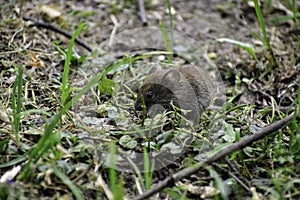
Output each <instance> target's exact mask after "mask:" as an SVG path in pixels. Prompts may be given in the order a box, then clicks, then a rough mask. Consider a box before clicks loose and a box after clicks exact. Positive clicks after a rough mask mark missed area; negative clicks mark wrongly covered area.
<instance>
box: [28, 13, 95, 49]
mask: <svg viewBox="0 0 300 200" xmlns="http://www.w3.org/2000/svg"><path fill="white" fill-rule="evenodd" d="M23 20H24V21H32V22H33V24H31V25H30V26H36V27H42V28H45V29H49V30H52V31H54V32H56V33H59V34H61V35H63V36H65V37H66V38H69V39H71V38H72V35H71V34H69V33H67V32H66V31H64V30H62V29H60V28H58V27H55V26H53V25H51V24H47V23H42V22H39V21H37V20H35V19H32V18H30V17H26V16H23ZM75 42H76V43H77V44H79V45H80V46H82V47H83V48H85V49H86V50H88V51H89V52H92V50H93V49H92V47H90V46H89V45H87V44H86V43H85V42H84V41H82V40H80V39H78V38H76V39H75Z"/></svg>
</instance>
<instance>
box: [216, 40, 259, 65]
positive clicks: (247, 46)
mask: <svg viewBox="0 0 300 200" xmlns="http://www.w3.org/2000/svg"><path fill="white" fill-rule="evenodd" d="M217 41H218V42H228V43H231V44H234V45H237V46H239V47H241V48H243V49H244V50H246V51H247V52H248V53H249V54H250V55H251V56H252V57H253V58H254V59H255V61H256V62H258V59H257V57H256V55H255V50H254V47H253V45H251V44H248V43H244V42H240V41H237V40H232V39H229V38H219V39H217Z"/></svg>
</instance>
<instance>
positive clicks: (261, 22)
mask: <svg viewBox="0 0 300 200" xmlns="http://www.w3.org/2000/svg"><path fill="white" fill-rule="evenodd" d="M253 2H254V6H255V12H256V16H257V20H258V23H259V27H260V30H261V32H262V34H263V37H264V39H263V40H262V41H263V44H264V46H265V47H266V48H267V51H268V52H269V54H270V62H271V65H272V66H277V63H276V59H275V56H274V53H273V50H272V47H271V45H270V40H269V38H268V37H267V33H266V27H265V23H264V19H263V16H262V13H261V9H260V7H259V4H258V0H253Z"/></svg>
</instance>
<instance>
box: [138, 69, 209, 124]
mask: <svg viewBox="0 0 300 200" xmlns="http://www.w3.org/2000/svg"><path fill="white" fill-rule="evenodd" d="M208 83H209V79H208V77H205V74H204V72H203V71H202V70H201V69H199V68H198V67H194V66H192V65H184V66H180V67H177V68H173V69H167V70H161V69H160V68H159V67H157V66H155V67H153V68H152V69H151V70H150V73H149V75H148V77H147V78H146V80H145V81H144V84H143V85H142V87H141V88H140V90H139V93H138V96H137V99H136V102H135V109H136V110H142V99H144V102H145V105H146V110H147V112H149V111H150V109H151V107H152V106H154V105H157V104H158V105H160V106H162V107H163V108H165V109H167V110H171V109H172V107H171V102H173V104H174V105H175V106H177V107H179V108H181V109H184V110H190V112H189V113H188V114H187V115H185V117H186V118H187V119H189V120H191V121H193V122H197V121H198V119H199V115H200V114H201V113H202V112H203V111H204V109H205V108H206V107H207V106H208V104H209V102H210V99H211V97H210V91H209V90H210V88H209V85H208Z"/></svg>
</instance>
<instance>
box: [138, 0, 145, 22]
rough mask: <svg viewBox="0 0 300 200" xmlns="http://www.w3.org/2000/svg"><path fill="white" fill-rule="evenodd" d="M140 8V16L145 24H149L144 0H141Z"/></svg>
mask: <svg viewBox="0 0 300 200" xmlns="http://www.w3.org/2000/svg"><path fill="white" fill-rule="evenodd" d="M139 10H140V17H141V20H142V22H143V24H144V25H146V24H147V18H146V15H145V5H144V0H139Z"/></svg>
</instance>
